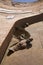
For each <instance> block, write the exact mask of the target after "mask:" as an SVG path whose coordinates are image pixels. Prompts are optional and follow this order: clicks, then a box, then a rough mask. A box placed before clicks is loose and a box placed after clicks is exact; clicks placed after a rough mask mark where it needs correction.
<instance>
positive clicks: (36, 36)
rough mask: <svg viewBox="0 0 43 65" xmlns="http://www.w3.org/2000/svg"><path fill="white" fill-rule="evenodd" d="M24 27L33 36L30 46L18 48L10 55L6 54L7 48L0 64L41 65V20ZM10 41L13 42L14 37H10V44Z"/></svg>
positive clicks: (42, 59) (42, 31) (42, 26)
mask: <svg viewBox="0 0 43 65" xmlns="http://www.w3.org/2000/svg"><path fill="white" fill-rule="evenodd" d="M25 29H26V31H28V32H29V33H30V34H31V38H33V41H32V42H31V44H32V47H31V48H29V49H23V50H18V51H16V52H14V53H12V54H11V55H10V56H7V53H8V50H7V52H6V54H5V56H4V58H3V61H2V64H1V65H9V64H10V65H12V64H13V65H14V64H15V65H36V64H37V65H43V45H42V44H43V43H42V42H43V21H40V22H39V23H35V24H32V25H30V26H29V27H27V28H25ZM12 43H14V38H12V41H11V42H10V45H11V44H12Z"/></svg>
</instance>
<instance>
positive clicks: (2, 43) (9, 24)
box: [0, 2, 43, 65]
mask: <svg viewBox="0 0 43 65" xmlns="http://www.w3.org/2000/svg"><path fill="white" fill-rule="evenodd" d="M0 8H4V10H7V12H8V11H9V10H14V11H16V12H17V13H16V14H7V13H6V12H4V13H2V12H0V61H1V59H2V57H3V55H4V53H5V50H6V48H7V46H8V44H9V41H10V38H11V37H12V36H10V35H12V33H13V30H14V28H13V26H15V24H16V23H15V22H17V25H21V23H22V22H27V21H28V20H29V21H28V22H30V21H31V20H32V21H31V22H33V21H35V22H37V19H38V21H41V19H42V17H43V14H42V15H39V14H41V13H43V2H37V3H30V4H29V3H27V4H26V6H25V4H24V5H23V4H19V5H17V4H16V5H15V7H14V6H12V5H11V3H10V5H9V4H6V3H4V2H0ZM19 12H20V13H19ZM21 13H22V14H21ZM24 13H25V14H24ZM35 15H39V16H36V17H35V18H34V17H33V16H35ZM12 16H13V17H12ZM31 16H32V17H33V18H29V17H31ZM23 18H28V19H26V20H25V19H24V20H21V21H20V19H23ZM30 19H31V20H30ZM18 20H19V21H18ZM42 21H43V20H42ZM18 22H19V23H18ZM31 22H30V24H31ZM41 24H42V23H41ZM23 25H24V24H23ZM39 25H40V24H39ZM38 34H39V35H42V34H41V33H38ZM38 34H33V36H34V35H36V36H35V39H36V40H38V42H37V43H38V44H39V45H38V48H40V41H39V37H40V39H41V38H42V37H41V36H39V37H37V36H38ZM37 38H38V39H37ZM42 39H43V38H42ZM42 39H41V42H43V41H42ZM34 43H36V41H35V42H34ZM41 45H43V44H41ZM36 46H37V44H35V47H36ZM33 47H34V46H33ZM35 49H36V48H35ZM41 50H42V49H41ZM24 51H25V50H24ZM24 51H23V52H24ZM27 51H30V50H27ZM27 51H26V52H25V53H27ZM35 51H37V52H38V49H37V50H35ZM35 51H34V49H33V52H32V53H36V52H35ZM40 52H41V51H39V52H38V54H36V55H37V56H38V55H39V56H40V55H42V54H41V53H40ZM25 53H24V54H25ZM39 53H40V54H39ZM21 54H22V53H21ZM15 55H16V54H15ZM15 55H14V56H15ZM17 55H18V54H17ZM30 55H31V53H30ZM34 55H35V54H34ZM21 56H22V55H21ZM15 57H16V56H15ZM29 57H30V56H29ZM20 58H23V57H20ZM34 58H35V57H34ZM8 59H9V58H8ZM25 59H26V58H25ZM40 59H41V58H39V57H38V59H37V60H38V61H37V60H34V61H35V62H37V63H41V62H42V61H40V62H39V60H40ZM12 60H13V59H11V61H12ZM41 60H43V57H42V59H41ZM6 61H7V60H6ZM6 61H5V63H6ZM11 61H10V60H9V63H10V62H11ZM17 61H18V60H17ZM25 61H26V60H24V62H25ZM34 61H32V62H31V63H33V62H34ZM15 62H16V59H15ZM13 63H14V62H13ZM18 63H19V62H18ZM18 63H17V64H18ZM20 63H21V64H22V62H20ZM27 63H28V59H27ZM5 65H6V64H5ZM7 65H8V64H7ZM15 65H16V64H15ZM30 65H31V64H30Z"/></svg>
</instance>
